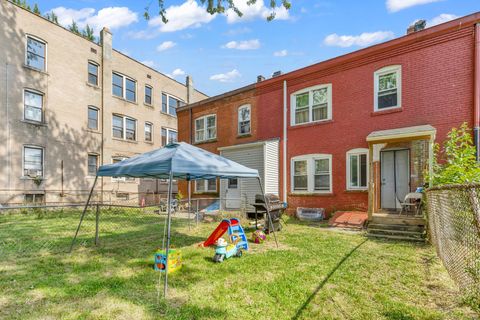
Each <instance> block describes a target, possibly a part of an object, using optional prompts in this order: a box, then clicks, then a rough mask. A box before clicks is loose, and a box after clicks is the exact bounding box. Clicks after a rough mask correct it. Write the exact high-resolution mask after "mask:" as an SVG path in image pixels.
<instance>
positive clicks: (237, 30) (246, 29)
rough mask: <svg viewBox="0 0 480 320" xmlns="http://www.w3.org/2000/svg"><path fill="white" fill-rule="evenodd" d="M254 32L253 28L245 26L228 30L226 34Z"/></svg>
mask: <svg viewBox="0 0 480 320" xmlns="http://www.w3.org/2000/svg"><path fill="white" fill-rule="evenodd" d="M249 32H252V29H250V28H247V27H243V28H237V29H231V30H228V31H227V32H225V33H224V35H226V36H237V35H239V34H244V33H249Z"/></svg>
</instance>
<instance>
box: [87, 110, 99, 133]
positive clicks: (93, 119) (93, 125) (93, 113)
mask: <svg viewBox="0 0 480 320" xmlns="http://www.w3.org/2000/svg"><path fill="white" fill-rule="evenodd" d="M88 129H91V130H98V108H96V107H94V106H89V107H88Z"/></svg>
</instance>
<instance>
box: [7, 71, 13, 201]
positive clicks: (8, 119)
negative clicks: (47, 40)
mask: <svg viewBox="0 0 480 320" xmlns="http://www.w3.org/2000/svg"><path fill="white" fill-rule="evenodd" d="M5 109H6V113H7V114H6V117H5V118H6V121H7V127H6V128H7V181H8V183H7V189H8V192H9V193H10V191H11V189H12V186H11V184H12V181H11V172H12V170H11V169H12V168H11V164H12V159H11V157H12V155H11V154H12V152H11V150H10V113H9V111H10V110H9V106H8V62H5Z"/></svg>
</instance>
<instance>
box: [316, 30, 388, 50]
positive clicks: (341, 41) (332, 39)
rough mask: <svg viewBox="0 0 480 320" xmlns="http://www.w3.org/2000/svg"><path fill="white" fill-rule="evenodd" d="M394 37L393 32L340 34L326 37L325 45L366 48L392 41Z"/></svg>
mask: <svg viewBox="0 0 480 320" xmlns="http://www.w3.org/2000/svg"><path fill="white" fill-rule="evenodd" d="M393 37H394V34H393V32H391V31H377V32H364V33H362V34H360V35H358V36H351V35H343V36H339V35H338V34H336V33H334V34H331V35H328V36H327V37H325V39H324V40H323V43H325V44H326V45H327V46H333V47H343V48H347V47H351V46H359V47H366V46H369V45H371V44H374V43H377V42H382V41H385V40H389V39H392V38H393Z"/></svg>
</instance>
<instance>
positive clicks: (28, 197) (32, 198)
mask: <svg viewBox="0 0 480 320" xmlns="http://www.w3.org/2000/svg"><path fill="white" fill-rule="evenodd" d="M24 199H25V200H24V202H25V203H28V204H42V203H44V202H45V195H44V194H43V193H26V194H25V195H24Z"/></svg>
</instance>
